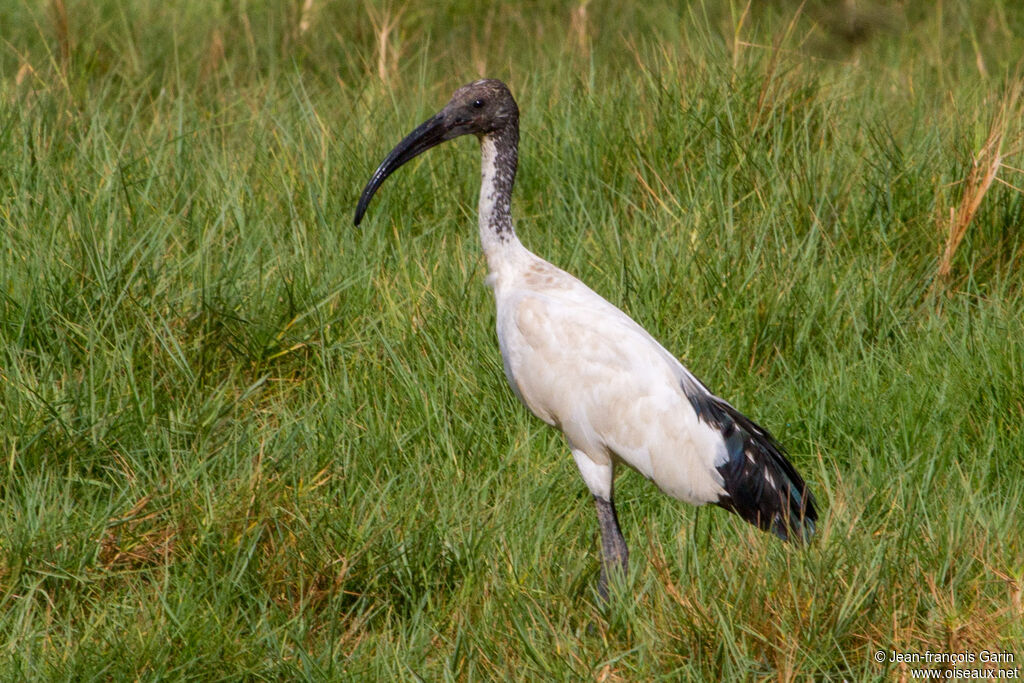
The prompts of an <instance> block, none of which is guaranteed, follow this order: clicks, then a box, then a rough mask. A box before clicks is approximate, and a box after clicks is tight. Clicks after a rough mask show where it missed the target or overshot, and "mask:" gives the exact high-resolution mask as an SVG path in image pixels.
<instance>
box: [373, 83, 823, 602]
mask: <svg viewBox="0 0 1024 683" xmlns="http://www.w3.org/2000/svg"><path fill="white" fill-rule="evenodd" d="M518 119H519V117H518V109H517V107H516V104H515V101H514V100H513V98H512V96H511V94H510V93H509V91H508V89H507V88H506V87H505V85H504V84H502V83H501V82H499V81H494V80H483V81H477V82H475V83H471V84H469V85H467V86H464V87H462V88H460V89H459V90H458V91H456V93H455V95H454V96H453V97H452V99H451V101H450V102H449V103H448V105H447V106H446V107H445V108H444V109H443V110H442V111H441V112H440V113H438V114H437V115H436V116H434V117H432V118H431V119H429V120H428V121H426V122H424V123H423V124H422V125H421V126H419V127H418V128H417V129H416V130H415V131H413V132H412V133H411V134H410V135H409V136H407V137H406V138H405V139H404V140H403V141H402V142H401V143H399V145H398V146H397V147H396V148H395V149H394V150H393V151H392V152H391V154H389V155H388V157H387V159H385V161H384V162H383V163H382V164H381V165H380V167H379V168H378V169H377V172H376V173H375V174H374V176H373V178H372V179H371V180H370V182H369V183H368V184H367V186H366V189H365V190H364V191H363V194H362V197H361V198H360V201H359V206H358V207H357V210H356V220H355V222H356V224H358V223H359V222H360V220H361V219H362V216H363V214H364V212H365V210H366V207H367V205H368V204H369V201H370V198H371V197H372V196H373V194H374V192H376V190H377V188H378V187H379V186H380V185H381V183H383V181H384V179H385V178H387V176H388V175H390V174H391V173H392V172H393V171H394V170H395V169H397V168H398V167H399V166H401V165H402V164H403V163H405V162H407V161H409V160H410V159H412V158H413V157H415V156H417V155H419V154H420V153H422V152H424V151H426V150H427V149H429V148H430V147H433V146H435V145H437V144H440V143H441V142H443V141H445V140H449V139H451V138H453V137H457V136H459V135H463V134H468V133H472V134H476V135H477V136H478V137H479V139H480V142H481V159H482V162H481V180H482V182H481V187H480V203H479V229H480V240H481V244H482V246H483V250H484V254H485V256H486V258H487V264H488V267H489V270H490V274H489V275H488V277H487V283H488V284H489V285H490V286H491V287H492V288H493V290H494V298H495V302H496V304H497V332H498V343H499V346H500V347H501V354H502V360H503V363H504V368H505V375H506V377H507V378H508V381H509V384H510V385H511V387H512V390H513V391H514V392H515V394H516V396H517V397H518V398H519V400H520V401H522V402H523V404H524V405H526V407H527V408H528V409H529V410H530V412H532V413H533V414H534V415H536V416H537V417H539V418H540V419H541V420H543V421H544V422H546V423H547V424H549V425H551V426H552V427H555V428H556V429H559V430H561V431H562V433H563V434H565V437H566V440H567V441H568V444H569V448H570V449H571V451H572V454H573V457H574V458H575V460H576V464H577V466H578V468H579V471H580V474H581V475H582V477H583V480H584V482H585V483H586V485H587V488H589V489H590V492H591V493H592V494H593V495H594V500H595V503H596V505H597V512H598V518H599V521H600V524H601V539H602V553H603V561H602V572H601V581H600V584H599V589H600V592H601V594H602V595H603V596H606V595H607V582H608V576H609V572H610V571H612V570H614V569H617V568H621V570H622V571H625V570H626V567H627V563H628V552H627V550H626V544H625V540H624V539H623V537H622V533H621V531H620V529H619V526H618V521H617V518H616V513H615V507H614V503H613V491H612V482H613V477H614V467H615V464H616V462H624V463H626V464H627V465H629V466H630V467H632V468H633V469H635V470H636V471H638V472H640V473H641V474H642V475H644V476H645V477H647V478H648V479H650V480H651V481H653V482H654V483H655V484H656V485H657V486H658V488H660V489H661V490H662V491H663V492H665V493H666V494H668V495H669V496H671V497H673V498H676V499H678V500H682V501H685V502H688V503H692V504H694V505H702V504H705V503H715V504H718V505H720V506H722V507H725V508H727V509H730V510H732V511H734V512H736V513H738V514H739V515H741V516H742V517H743V518H744V519H746V520H747V521H750V522H752V523H754V524H756V525H758V526H759V527H761V528H763V529H766V530H770V531H773V532H774V533H776V534H777V535H779V536H780V537H782V538H783V539H788V538H790V537H791V536H793V535H795V536H796V537H797V538H799V539H804V538H806V537H808V536H809V535H810V534H811V533H812V532H813V529H814V520H816V519H817V513H816V511H815V508H814V502H813V497H812V496H811V494H810V492H809V491H807V489H806V486H805V485H804V482H803V480H802V479H801V478H800V476H799V475H798V474H797V473H796V471H795V470H794V469H793V467H792V465H790V463H789V462H788V461H787V460H786V458H785V455H784V451H783V450H782V448H781V447H780V446H779V445H778V444H777V443H776V442H775V440H774V439H773V438H772V437H771V435H770V434H769V433H768V432H767V431H766V430H764V429H762V428H761V427H759V426H758V425H756V424H755V423H754V422H752V421H750V420H749V419H748V418H746V417H745V416H743V415H742V414H740V413H739V412H738V411H736V410H735V408H733V407H732V406H730V405H729V404H728V403H726V402H725V401H723V400H722V399H720V398H718V397H716V396H714V395H713V394H712V393H711V392H710V391H708V390H707V388H706V387H705V386H704V385H703V384H701V382H700V381H699V380H697V378H696V377H694V376H693V375H692V374H691V373H690V372H689V371H688V370H687V369H686V368H685V367H683V365H682V364H681V363H680V362H679V361H678V360H677V359H676V358H675V357H674V356H673V355H672V354H671V353H669V352H668V351H667V350H666V349H665V348H664V347H663V346H662V345H661V344H659V343H658V342H657V341H656V340H655V339H654V338H653V337H651V335H650V334H648V333H647V331H646V330H644V329H643V328H642V327H640V325H638V324H637V323H636V322H635V321H633V320H632V319H631V318H630V317H629V316H627V315H626V314H625V313H623V312H622V311H620V310H619V309H618V308H616V307H615V306H613V305H612V304H610V303H609V302H608V301H607V300H605V299H604V298H603V297H601V296H600V295H598V294H597V293H596V292H594V291H593V290H591V289H590V288H589V287H587V286H586V285H584V284H583V283H582V282H580V281H579V280H578V279H576V278H575V277H573V276H572V275H570V274H568V273H566V272H565V271H563V270H561V269H559V268H557V267H555V266H553V265H551V264H550V263H548V262H547V261H545V260H543V259H541V258H540V257H538V256H536V255H535V254H533V253H531V252H530V251H529V250H527V249H526V248H525V247H524V246H523V245H522V243H521V242H520V241H519V239H518V237H517V236H516V234H515V230H514V229H513V227H512V220H511V213H510V200H511V193H512V186H513V184H514V181H515V173H516V166H517V155H518Z"/></svg>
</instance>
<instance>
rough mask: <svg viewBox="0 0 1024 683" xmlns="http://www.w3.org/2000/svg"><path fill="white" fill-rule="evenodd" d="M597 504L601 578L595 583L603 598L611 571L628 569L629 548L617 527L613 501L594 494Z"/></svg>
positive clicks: (623, 573) (606, 593)
mask: <svg viewBox="0 0 1024 683" xmlns="http://www.w3.org/2000/svg"><path fill="white" fill-rule="evenodd" d="M594 504H595V505H597V520H598V522H600V524H601V580H600V582H599V583H598V584H597V592H598V593H599V594H600V595H601V598H602V599H604V600H607V599H608V579H609V577H610V575H611V573H612V572H613V571H621V572H622V575H623V576H625V575H626V572H627V570H628V569H629V550H628V549H627V548H626V539H625V538H623V537H622V530H621V529H619V518H618V516H617V515H616V514H615V503H613V502H612V501H611V500H605V499H604V498H601V497H600V496H594Z"/></svg>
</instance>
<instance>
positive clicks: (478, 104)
mask: <svg viewBox="0 0 1024 683" xmlns="http://www.w3.org/2000/svg"><path fill="white" fill-rule="evenodd" d="M483 106H484V101H483V100H473V109H483Z"/></svg>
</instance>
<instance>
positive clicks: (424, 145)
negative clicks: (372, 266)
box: [355, 78, 519, 225]
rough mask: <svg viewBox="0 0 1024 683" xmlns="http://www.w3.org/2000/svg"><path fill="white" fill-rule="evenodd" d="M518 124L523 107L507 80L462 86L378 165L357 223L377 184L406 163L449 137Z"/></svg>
mask: <svg viewBox="0 0 1024 683" xmlns="http://www.w3.org/2000/svg"><path fill="white" fill-rule="evenodd" d="M518 125H519V108H518V107H517V106H516V101H515V100H514V99H513V98H512V93H510V92H509V90H508V88H507V87H506V86H505V84H504V83H502V82H501V81H496V80H494V79H490V78H489V79H484V80H482V81H476V82H474V83H470V84H469V85H464V86H462V87H461V88H459V89H458V90H456V91H455V94H454V95H452V98H451V99H450V100H449V101H448V104H446V105H445V106H444V109H442V110H441V111H439V112H438V113H437V114H435V115H434V116H432V117H431V118H429V119H427V120H426V121H424V122H423V123H422V124H420V125H419V126H418V127H417V128H416V130H414V131H413V132H411V133H409V135H407V136H406V137H405V139H404V140H402V141H401V142H399V143H398V145H397V146H396V147H395V148H394V149H393V150H391V153H390V154H388V156H387V158H386V159H384V161H383V163H381V165H380V166H378V167H377V171H376V172H375V173H374V174H373V177H372V178H370V182H369V183H367V184H366V188H365V189H363V194H362V196H360V197H359V204H358V205H357V206H356V216H355V224H356V225H359V222H360V221H362V220H363V214H364V213H366V207H367V206H368V205H369V203H370V199H372V198H373V194H374V193H375V192H376V191H377V188H379V187H380V186H381V184H382V183H383V182H384V181H385V180H386V179H387V177H388V176H389V175H391V174H392V173H394V171H395V170H397V169H398V168H399V167H400V166H401V165H402V164H404V163H406V162H407V161H410V160H412V159H414V158H416V157H417V156H419V155H420V154H422V153H423V152H426V151H427V150H428V149H430V148H431V147H436V146H437V145H439V144H441V143H442V142H444V141H445V140H451V139H452V138H457V137H459V136H460V135H469V134H473V135H476V136H477V137H484V136H487V135H491V134H495V133H499V132H501V131H503V130H507V129H509V128H511V129H517V128H518Z"/></svg>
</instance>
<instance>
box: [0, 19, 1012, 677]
mask: <svg viewBox="0 0 1024 683" xmlns="http://www.w3.org/2000/svg"><path fill="white" fill-rule="evenodd" d="M477 5H478V3H473V2H468V1H467V0H448V1H447V2H440V3H431V4H430V5H429V7H430V9H424V8H417V6H416V5H407V6H398V3H374V2H370V1H367V2H353V1H350V0H343V1H341V2H326V1H323V0H306V1H304V2H300V1H299V0H296V1H294V2H290V3H271V2H267V3H259V2H222V3H207V2H199V1H198V0H192V1H190V2H178V3H165V2H156V1H155V0H146V1H140V2H134V3H118V2H114V1H113V0H97V1H95V2H72V1H70V0H66V1H64V0H52V1H51V2H40V3H30V2H24V1H21V0H10V1H2V2H0V26H2V27H3V28H2V29H0V679H3V680H18V679H30V680H76V681H79V680H95V679H99V680H121V679H137V680H157V679H161V680H166V679H171V680H173V679H195V680H239V679H246V680H248V679H271V680H292V679H310V680H325V679H332V680H339V679H340V680H344V679H352V680H373V679H377V680H389V679H406V680H449V679H455V680H475V679H498V680H547V679H555V680H588V679H595V680H598V681H634V680H652V679H661V680H677V679H692V680H767V679H784V680H789V679H809V678H813V679H816V680H840V679H849V680H889V679H893V678H907V677H909V676H910V674H911V670H910V666H908V665H906V664H892V663H881V664H879V663H876V662H875V661H874V660H873V654H874V653H875V652H876V651H877V650H885V651H889V650H895V651H897V652H917V653H923V652H925V651H931V652H969V653H973V654H975V655H977V654H978V653H980V652H981V651H982V650H989V651H1008V652H1012V653H1014V655H1015V659H1016V661H1015V662H1014V663H1009V664H1007V663H1003V664H999V665H988V666H994V667H995V668H999V667H1002V668H1004V669H1007V668H1013V667H1018V671H1019V669H1020V668H1024V626H1022V621H1024V619H1022V617H1024V609H1022V604H1021V595H1022V590H1024V521H1022V515H1021V510H1022V507H1024V429H1022V423H1024V240H1022V238H1021V229H1022V226H1024V190H1022V188H1024V171H1021V170H1020V169H1021V168H1024V160H1022V156H1024V155H1021V154H1020V153H1021V152H1022V151H1024V137H1022V132H1021V131H1022V121H1024V110H1022V106H1024V98H1022V96H1021V86H1020V84H1019V83H1020V82H1019V77H1020V74H1021V71H1020V70H1019V67H1020V62H1019V60H1020V55H1021V54H1024V7H1022V6H1021V5H1020V4H1019V3H1016V2H1011V1H1010V0H991V1H990V2H969V1H967V0H964V1H962V2H958V1H956V0H941V1H939V2H930V1H925V0H906V1H905V2H893V3H881V2H877V3H871V2H869V1H868V0H858V1H857V2H838V1H837V2H826V1H825V0H816V1H810V2H807V3H804V4H800V3H798V2H790V1H784V0H780V1H778V2H772V3H759V2H754V3H751V4H750V5H749V6H746V5H745V3H744V2H742V1H740V0H737V1H735V2H732V3H729V2H725V1H723V2H712V1H711V0H707V1H706V2H703V3H702V2H694V3H662V2H658V1H657V0H655V1H654V2H650V3H611V2H601V1H600V0H595V1H594V2H590V1H589V0H584V2H582V3H580V2H563V3H558V2H555V3H546V2H525V3H516V4H512V3H509V4H508V5H507V6H501V5H492V6H489V7H488V8H487V9H486V10H484V11H482V12H481V11H474V10H475V8H476V7H477ZM427 6H428V5H426V4H424V5H423V7H427ZM482 75H487V76H491V77H496V78H502V79H504V80H506V81H508V83H509V84H510V87H511V88H512V91H513V92H514V93H515V94H516V96H517V98H518V100H519V104H520V108H521V110H522V113H523V120H522V125H523V135H522V150H521V165H520V175H519V182H518V186H517V192H516V198H515V202H514V207H513V210H514V212H515V215H516V218H517V225H518V230H519V233H520V236H521V238H522V240H523V242H524V243H525V244H526V245H527V246H528V247H530V248H531V249H533V250H534V251H536V252H537V253H539V254H541V255H542V256H544V257H545V258H548V259H549V260H551V261H552V262H554V263H555V264H557V265H559V266H561V267H564V268H566V269H567V270H569V271H570V272H573V273H575V274H576V275H578V276H579V277H581V279H583V280H584V281H585V282H587V283H588V284H590V285H591V286H592V287H593V288H594V289H595V290H597V291H598V292H600V293H602V294H603V295H605V296H606V297H607V298H608V299H609V300H610V301H612V302H613V303H615V304H617V305H619V306H621V307H623V308H624V309H625V310H626V311H628V312H629V313H630V314H631V315H633V316H634V317H635V318H636V319H637V320H638V321H640V322H641V323H642V324H643V325H645V326H646V327H647V328H648V329H649V330H650V331H651V332H652V333H653V334H654V335H655V336H656V337H657V338H659V339H660V340H662V341H663V342H664V344H665V345H666V346H667V347H668V348H669V349H672V350H674V351H675V352H677V353H678V354H679V355H680V357H681V358H682V360H683V361H684V362H685V363H687V365H688V366H689V367H690V368H691V369H692V370H693V371H694V372H695V373H696V374H697V375H698V376H699V377H701V378H702V379H703V380H704V381H705V383H707V384H708V385H709V386H710V387H711V388H712V389H714V390H716V391H717V392H719V393H720V394H722V395H723V396H724V397H726V398H728V399H729V400H730V401H731V402H732V403H733V404H734V405H736V406H737V407H738V408H740V409H741V410H743V411H744V412H746V413H747V414H749V415H751V416H753V417H754V418H755V419H757V420H758V421H760V422H762V423H763V424H764V425H765V426H766V427H768V428H769V429H771V430H772V431H773V432H775V434H776V436H778V437H779V439H780V440H781V441H782V442H783V443H785V444H786V445H787V446H788V448H789V450H790V452H791V455H792V460H793V461H794V463H795V464H796V466H797V468H798V469H799V470H800V471H801V472H803V473H804V474H805V476H806V478H807V479H808V481H809V483H810V486H811V487H812V489H813V491H814V493H815V495H816V496H817V498H818V500H819V501H820V502H821V504H822V508H823V514H822V520H821V523H820V524H819V534H818V535H817V537H816V539H815V541H814V542H813V543H812V544H811V546H810V547H809V548H807V549H806V550H803V551H801V550H797V549H794V548H791V547H788V546H784V545H783V544H781V543H779V542H777V541H776V540H774V539H773V538H772V537H770V536H768V535H765V534H762V533H760V532H757V531H756V530H754V529H752V528H750V527H748V526H747V525H745V524H744V523H743V522H742V521H740V520H739V519H738V518H736V517H733V516H731V515H728V514H727V513H725V512H723V511H721V510H717V509H701V510H695V509H694V508H691V507H688V506H685V505H683V504H680V503H676V502H673V501H672V500H669V499H667V498H666V497H664V496H663V495H661V494H659V493H658V492H657V491H656V490H655V489H654V487H653V486H652V485H650V484H649V483H648V482H646V481H645V480H643V478H642V477H640V476H639V475H637V474H635V473H632V472H622V473H621V474H620V477H619V479H618V481H617V498H618V502H619V511H620V516H621V522H622V525H623V530H624V532H625V534H626V537H627V539H628V540H629V542H630V544H631V548H632V550H633V554H632V572H631V574H630V576H629V577H628V579H627V580H626V581H625V585H624V587H623V588H622V591H621V592H620V593H619V594H618V595H617V596H616V597H615V598H614V599H613V600H612V602H611V603H610V604H609V605H606V606H605V605H602V604H601V603H600V602H599V600H598V598H597V595H596V583H597V575H598V570H599V568H598V558H599V542H598V539H597V523H596V519H595V517H594V512H593V507H592V505H591V502H590V498H589V494H588V493H587V491H586V489H585V487H584V485H583V483H582V481H581V480H580V479H579V476H578V474H577V473H576V470H575V466H574V464H573V461H572V458H571V457H570V456H569V453H568V451H567V450H566V448H565V445H564V443H563V442H562V439H561V437H560V435H558V434H557V433H555V432H553V431H552V430H550V429H549V428H547V427H546V426H545V425H543V424H541V423H540V422H539V421H538V420H536V419H534V418H532V417H531V416H530V415H529V414H528V413H527V411H526V410H525V408H523V407H522V406H520V405H519V404H518V403H517V402H516V400H515V398H514V396H513V395H512V393H511V391H510V390H509V389H508V387H507V386H506V383H505V379H504V376H503V373H502V370H501V360H500V356H499V354H498V349H497V343H496V340H495V335H494V330H493V327H494V310H493V302H492V300H491V294H490V291H489V290H488V289H487V288H486V287H484V285H483V277H484V275H485V269H484V263H483V259H482V256H481V254H480V250H479V246H478V244H477V234H476V225H475V211H476V206H475V203H476V192H477V184H478V182H479V171H478V163H479V161H478V159H479V157H478V151H477V146H476V144H475V142H473V141H471V140H461V141H459V142H458V143H457V144H450V145H446V146H444V147H442V148H441V149H439V150H436V151H434V152H431V153H430V154H428V155H426V156H425V157H423V159H422V160H418V161H417V162H415V163H413V164H410V165H409V167H407V168H404V169H402V171H400V172H399V173H398V174H396V175H395V176H394V177H393V178H392V179H391V180H390V181H389V182H388V183H387V184H386V185H385V186H384V188H382V190H381V192H380V193H379V196H378V198H377V199H376V200H375V201H374V204H373V206H372V207H371V209H370V213H369V215H368V218H367V220H366V221H364V223H363V225H362V227H361V228H359V229H355V228H353V227H352V225H351V219H352V212H353V210H354V207H355V202H356V199H357V197H358V195H359V192H360V190H361V189H362V187H363V185H364V183H365V182H366V181H367V180H368V178H369V176H370V174H371V173H372V171H373V169H374V168H375V167H376V165H377V163H379V162H380V161H381V160H382V159H383V157H384V155H385V154H386V153H387V151H388V150H390V149H391V147H392V145H393V144H394V143H396V142H397V141H398V140H399V139H400V138H401V137H402V136H403V135H405V133H407V132H408V131H410V130H411V129H412V128H413V126H415V125H416V124H418V123H419V122H420V121H421V120H423V119H424V118H425V117H427V116H428V115H430V114H432V113H433V112H434V111H435V110H436V109H437V108H439V107H440V106H441V105H443V104H444V102H446V101H447V98H448V96H449V94H450V92H451V91H452V90H453V89H454V88H455V87H457V86H458V85H461V84H462V83H465V82H468V81H470V80H473V79H475V78H477V77H479V76H482ZM968 666H975V667H978V666H983V665H982V664H974V665H968Z"/></svg>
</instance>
